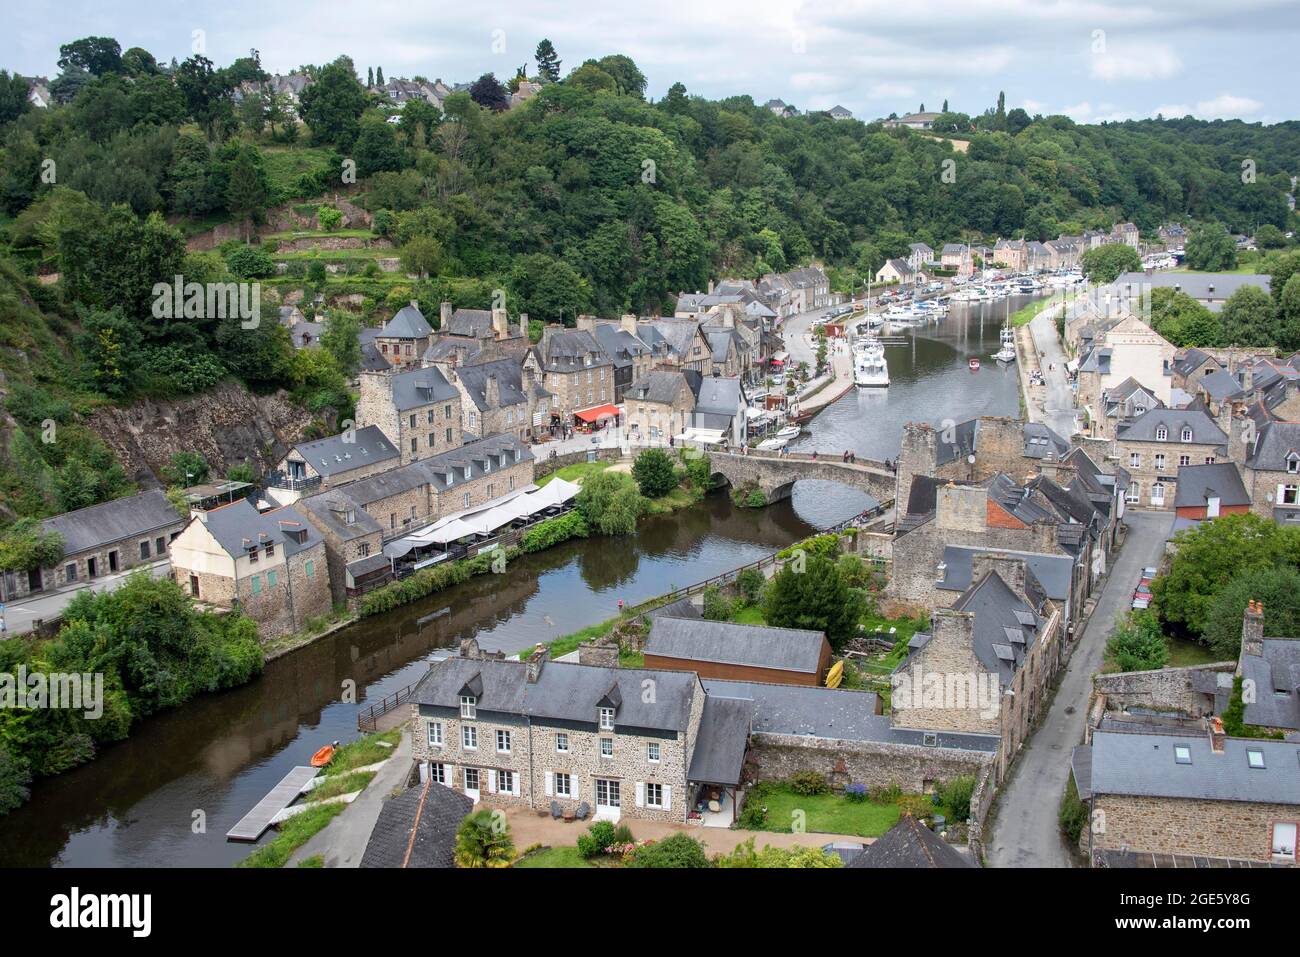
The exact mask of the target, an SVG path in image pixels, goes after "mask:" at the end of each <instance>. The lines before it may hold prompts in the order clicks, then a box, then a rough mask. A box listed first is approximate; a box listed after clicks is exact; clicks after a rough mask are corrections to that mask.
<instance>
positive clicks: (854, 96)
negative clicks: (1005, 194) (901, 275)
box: [0, 0, 1300, 122]
mask: <svg viewBox="0 0 1300 957" xmlns="http://www.w3.org/2000/svg"><path fill="white" fill-rule="evenodd" d="M5 18H6V21H7V23H6V26H7V29H6V31H5V33H4V35H3V36H0V67H4V68H8V69H10V70H17V71H19V72H21V73H24V74H28V75H31V74H38V75H48V76H53V75H54V74H55V72H57V68H56V66H55V60H56V59H57V58H58V47H59V44H61V43H65V42H67V41H69V40H72V39H76V38H78V37H82V36H87V35H107V36H112V37H116V38H117V39H118V40H119V41H120V42H121V44H122V47H123V49H126V48H127V47H131V46H142V47H145V48H147V49H148V50H150V51H151V52H153V53H154V55H155V56H157V57H158V58H159V59H160V60H170V59H171V58H172V57H173V56H175V57H176V58H177V59H184V58H185V57H186V56H189V55H190V53H191V52H192V51H193V50H194V48H195V47H196V46H200V45H201V46H202V47H204V48H205V50H206V55H207V56H208V57H209V58H211V59H212V60H214V61H215V62H216V63H218V64H219V65H224V64H226V63H228V62H230V61H231V60H232V59H234V58H235V57H237V56H241V55H244V54H245V53H246V52H247V51H248V49H249V48H250V47H254V48H256V49H258V50H259V51H260V52H261V55H262V63H263V65H264V66H265V67H266V68H267V69H269V70H271V71H272V72H277V71H288V70H291V69H293V68H294V67H297V66H298V65H299V64H303V63H323V62H326V61H328V60H330V59H333V58H334V57H335V56H336V55H338V54H339V53H347V54H349V55H350V56H351V57H352V58H353V60H354V61H355V62H356V64H357V66H358V67H359V68H360V69H361V70H364V69H365V68H366V67H367V66H371V65H374V66H382V67H383V69H384V74H385V76H386V77H388V78H392V77H396V76H403V75H414V74H420V75H424V76H427V77H429V78H430V79H433V78H435V77H441V78H443V79H444V80H447V81H448V82H455V81H462V80H472V79H473V78H475V77H477V76H478V75H479V74H481V73H484V72H486V71H489V70H490V71H493V72H495V73H496V75H497V76H498V77H499V78H502V79H504V78H506V77H508V76H513V75H514V73H515V71H516V69H517V68H518V66H519V65H520V64H522V63H524V62H528V64H529V67H530V69H531V68H532V67H533V64H532V55H533V51H534V49H535V47H536V45H537V41H538V40H539V39H541V38H542V37H549V38H550V39H551V41H552V42H553V43H554V44H555V46H556V49H557V50H558V51H559V54H560V57H561V59H562V60H563V61H564V69H565V71H566V72H567V70H568V69H570V68H571V67H574V66H577V65H578V64H579V63H581V62H582V61H583V60H584V59H587V58H588V57H599V56H602V55H604V54H606V53H625V54H628V55H629V56H631V57H632V58H633V59H634V60H636V62H637V64H638V65H639V66H640V67H641V69H642V71H643V72H644V73H645V74H646V76H647V77H648V79H649V90H648V94H649V96H651V97H653V98H659V97H662V96H663V94H664V92H665V91H666V90H667V89H668V87H669V85H670V84H672V83H673V82H674V81H677V80H680V81H681V82H683V83H684V84H685V85H686V87H687V89H688V90H689V91H690V92H692V93H697V94H701V95H704V96H708V97H710V98H717V97H722V96H729V95H733V94H741V93H748V94H750V95H752V96H753V97H754V98H755V100H757V101H759V102H763V101H765V100H767V99H769V98H771V97H779V98H781V99H784V100H786V101H787V102H789V103H792V104H794V105H795V106H797V107H799V108H800V109H826V108H828V107H830V106H833V105H835V104H837V103H839V104H843V105H844V106H846V107H848V108H849V109H850V110H852V111H853V113H854V115H856V116H858V117H860V118H864V119H873V118H875V117H878V116H884V115H888V114H889V113H890V112H898V113H904V112H908V111H911V110H915V109H917V108H918V107H919V106H920V105H921V104H922V103H924V104H925V106H926V107H927V108H928V109H932V110H934V109H938V108H939V107H940V105H941V104H942V103H943V101H944V100H945V99H946V100H948V101H949V105H950V107H951V108H952V109H954V110H961V111H964V112H968V113H978V112H981V111H982V110H983V109H984V108H986V107H988V106H990V105H992V104H993V102H994V101H995V99H996V97H997V93H998V91H999V90H1005V91H1006V94H1007V108H1008V109H1011V108H1013V107H1016V106H1022V107H1024V108H1026V109H1027V110H1029V112H1030V113H1039V112H1041V113H1065V114H1067V115H1069V116H1072V117H1074V118H1075V119H1076V120H1078V121H1080V122H1098V121H1101V120H1105V119H1124V118H1128V117H1146V116H1154V115H1155V114H1157V113H1163V114H1164V115H1166V116H1182V115H1184V114H1187V113H1191V114H1193V115H1195V116H1199V117H1204V118H1215V117H1240V118H1242V119H1246V120H1251V121H1255V120H1260V121H1264V122H1277V121H1279V120H1284V119H1291V118H1295V117H1296V112H1295V108H1294V106H1293V97H1292V94H1293V90H1294V86H1295V76H1296V71H1295V67H1294V50H1295V48H1296V42H1297V39H1300V4H1298V3H1296V2H1295V0H1233V2H1229V3H1225V2H1223V0H1148V2H1142V0H945V2H939V0H806V2H790V0H784V2H783V0H603V2H595V3H576V2H569V3H564V2H554V0H523V2H512V3H508V4H499V3H445V2H434V3H420V2H419V0H415V2H412V0H308V2H297V3H285V2H281V0H179V2H178V0H168V2H162V0H135V2H130V3H127V2H118V0H59V2H57V3H55V2H50V0H34V2H32V0H29V2H27V3H24V4H22V5H21V6H18V5H17V4H15V5H14V7H13V8H11V9H10V10H9V11H8V12H7V13H6V14H5Z"/></svg>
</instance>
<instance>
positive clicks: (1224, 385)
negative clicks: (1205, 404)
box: [1200, 369, 1246, 402]
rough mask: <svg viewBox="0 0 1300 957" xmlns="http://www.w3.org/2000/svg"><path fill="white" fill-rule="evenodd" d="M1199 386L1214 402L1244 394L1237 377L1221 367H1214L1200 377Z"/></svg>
mask: <svg viewBox="0 0 1300 957" xmlns="http://www.w3.org/2000/svg"><path fill="white" fill-rule="evenodd" d="M1200 388H1201V390H1202V391H1203V392H1204V393H1205V394H1206V395H1208V396H1209V397H1210V399H1211V400H1212V401H1214V402H1227V401H1230V400H1233V399H1241V398H1244V397H1245V395H1246V390H1245V389H1243V388H1242V387H1241V383H1240V382H1239V381H1237V377H1236V376H1234V375H1232V374H1231V373H1230V372H1227V371H1225V370H1223V369H1216V370H1215V371H1214V372H1211V373H1210V374H1209V375H1207V376H1205V378H1203V379H1201V384H1200Z"/></svg>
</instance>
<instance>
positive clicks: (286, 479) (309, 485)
mask: <svg viewBox="0 0 1300 957" xmlns="http://www.w3.org/2000/svg"><path fill="white" fill-rule="evenodd" d="M266 486H267V488H279V489H284V490H285V491H289V492H309V491H311V490H312V489H314V488H318V487H319V486H320V476H319V475H311V476H294V475H286V474H285V473H284V472H272V473H270V474H269V475H267V477H266Z"/></svg>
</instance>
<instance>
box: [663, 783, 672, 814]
mask: <svg viewBox="0 0 1300 957" xmlns="http://www.w3.org/2000/svg"><path fill="white" fill-rule="evenodd" d="M672 809H673V787H672V785H671V784H665V785H664V810H665V811H671V810H672Z"/></svg>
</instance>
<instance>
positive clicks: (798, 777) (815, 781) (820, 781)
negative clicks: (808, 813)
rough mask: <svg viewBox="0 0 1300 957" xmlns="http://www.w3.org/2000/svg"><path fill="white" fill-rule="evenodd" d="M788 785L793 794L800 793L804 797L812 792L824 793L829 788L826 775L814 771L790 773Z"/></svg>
mask: <svg viewBox="0 0 1300 957" xmlns="http://www.w3.org/2000/svg"><path fill="white" fill-rule="evenodd" d="M789 787H790V790H791V791H793V792H794V793H795V794H801V795H803V796H805V797H809V796H811V795H814V794H826V793H828V792H829V791H830V789H831V786H830V784H829V783H827V781H826V775H824V774H819V773H818V772H816V771H800V772H799V773H797V774H794V775H792V776H791V777H790V781H789Z"/></svg>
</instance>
